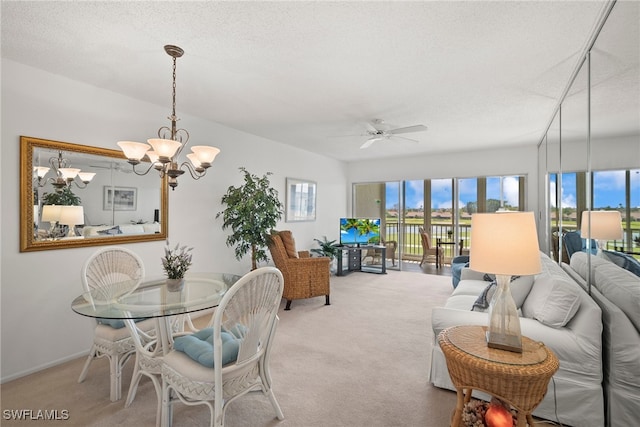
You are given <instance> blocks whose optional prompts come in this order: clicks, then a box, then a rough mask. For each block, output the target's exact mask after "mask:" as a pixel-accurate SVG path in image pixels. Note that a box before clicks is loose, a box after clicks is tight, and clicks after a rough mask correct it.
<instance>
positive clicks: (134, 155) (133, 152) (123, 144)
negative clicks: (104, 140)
mask: <svg viewBox="0 0 640 427" xmlns="http://www.w3.org/2000/svg"><path fill="white" fill-rule="evenodd" d="M118 146H119V147H120V148H121V149H122V151H123V152H124V155H125V157H126V158H127V159H132V160H140V159H142V158H143V157H144V155H145V153H146V152H147V151H148V150H149V148H150V147H149V146H148V145H147V144H144V143H142V142H135V141H118Z"/></svg>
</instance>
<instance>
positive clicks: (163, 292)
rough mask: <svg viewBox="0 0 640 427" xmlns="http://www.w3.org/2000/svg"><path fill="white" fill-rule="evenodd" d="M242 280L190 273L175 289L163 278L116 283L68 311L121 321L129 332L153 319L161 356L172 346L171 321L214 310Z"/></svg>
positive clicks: (91, 293) (81, 299)
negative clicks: (135, 324) (139, 322)
mask: <svg viewBox="0 0 640 427" xmlns="http://www.w3.org/2000/svg"><path fill="white" fill-rule="evenodd" d="M240 277H241V276H238V275H235V274H228V273H190V274H187V276H185V280H184V284H183V285H182V286H180V287H179V288H178V289H174V288H173V287H172V286H171V285H169V284H167V280H166V279H165V278H157V279H148V280H144V281H143V282H142V283H140V285H138V286H137V287H135V288H134V289H131V284H130V283H127V282H126V281H125V282H121V283H116V284H114V285H112V286H111V287H107V288H105V287H103V288H97V289H93V290H91V291H89V292H84V293H83V294H81V295H80V296H78V297H77V298H76V299H74V300H73V302H72V303H71V309H72V310H73V311H74V312H76V313H78V314H81V315H83V316H87V317H93V318H99V319H111V320H123V321H124V323H125V324H126V325H127V326H129V327H130V329H132V328H131V326H133V321H134V320H139V319H149V318H156V320H158V322H157V328H158V338H159V340H160V342H161V344H162V353H163V354H166V353H167V352H168V351H169V350H170V349H171V346H172V337H171V328H172V326H171V325H170V320H171V319H175V317H176V316H181V315H188V314H191V313H195V312H198V311H203V310H208V309H212V308H214V307H217V306H218V305H219V304H220V301H221V300H222V297H223V296H224V294H225V293H226V291H227V290H228V289H229V288H230V287H231V286H232V285H233V284H234V283H236V282H237V281H238V280H239V279H240Z"/></svg>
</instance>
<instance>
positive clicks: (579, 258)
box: [569, 252, 609, 281]
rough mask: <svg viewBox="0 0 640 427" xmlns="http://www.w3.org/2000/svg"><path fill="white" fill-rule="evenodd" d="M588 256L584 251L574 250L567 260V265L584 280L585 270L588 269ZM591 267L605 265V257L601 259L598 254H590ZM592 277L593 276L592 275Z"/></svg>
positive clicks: (585, 277) (585, 278)
mask: <svg viewBox="0 0 640 427" xmlns="http://www.w3.org/2000/svg"><path fill="white" fill-rule="evenodd" d="M588 258H589V256H588V255H587V253H586V252H576V253H574V254H573V255H571V261H569V263H570V264H569V265H571V268H573V270H574V271H575V272H576V273H578V274H579V275H580V277H582V278H583V279H584V280H585V281H586V280H587V271H589V265H588ZM590 258H591V267H592V268H597V267H598V266H600V265H606V264H608V263H609V261H607V260H606V259H603V258H601V257H598V256H591V257H590ZM592 279H593V277H592Z"/></svg>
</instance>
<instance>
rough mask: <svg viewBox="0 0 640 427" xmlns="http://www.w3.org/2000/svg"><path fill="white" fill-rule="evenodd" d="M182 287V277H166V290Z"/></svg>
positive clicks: (179, 289)
mask: <svg viewBox="0 0 640 427" xmlns="http://www.w3.org/2000/svg"><path fill="white" fill-rule="evenodd" d="M183 287H184V277H182V278H180V279H167V290H168V291H169V292H177V291H181V290H182V288H183Z"/></svg>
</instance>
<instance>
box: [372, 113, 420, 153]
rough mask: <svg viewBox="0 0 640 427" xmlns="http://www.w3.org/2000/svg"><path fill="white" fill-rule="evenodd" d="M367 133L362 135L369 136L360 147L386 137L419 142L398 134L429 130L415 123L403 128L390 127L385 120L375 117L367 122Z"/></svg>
mask: <svg viewBox="0 0 640 427" xmlns="http://www.w3.org/2000/svg"><path fill="white" fill-rule="evenodd" d="M366 125H367V133H366V134H363V135H361V136H368V137H369V138H368V139H367V140H366V141H365V142H364V143H363V144H362V145H361V146H360V148H368V147H370V146H371V145H372V144H373V143H374V142H377V141H382V140H385V139H392V138H395V139H404V140H407V141H411V142H419V141H417V140H415V139H411V138H407V137H404V136H398V134H402V133H413V132H424V131H426V130H427V127H426V126H425V125H413V126H406V127H401V128H395V129H389V126H388V125H386V124H385V122H384V120H381V119H375V120H373V121H372V122H367V123H366Z"/></svg>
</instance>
